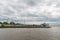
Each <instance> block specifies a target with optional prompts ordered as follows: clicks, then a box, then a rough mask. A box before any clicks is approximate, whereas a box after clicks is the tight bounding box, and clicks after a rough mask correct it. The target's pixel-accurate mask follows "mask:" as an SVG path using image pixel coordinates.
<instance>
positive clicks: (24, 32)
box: [0, 27, 60, 40]
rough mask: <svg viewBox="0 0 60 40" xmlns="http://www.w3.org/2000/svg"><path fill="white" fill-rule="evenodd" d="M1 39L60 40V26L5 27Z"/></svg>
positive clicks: (1, 30) (1, 32) (0, 34)
mask: <svg viewBox="0 0 60 40" xmlns="http://www.w3.org/2000/svg"><path fill="white" fill-rule="evenodd" d="M0 40H60V27H52V28H3V29H0Z"/></svg>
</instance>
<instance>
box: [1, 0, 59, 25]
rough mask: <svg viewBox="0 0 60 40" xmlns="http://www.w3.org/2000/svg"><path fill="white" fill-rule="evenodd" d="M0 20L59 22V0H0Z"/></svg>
mask: <svg viewBox="0 0 60 40" xmlns="http://www.w3.org/2000/svg"><path fill="white" fill-rule="evenodd" d="M0 21H8V22H10V21H14V22H19V23H27V24H40V23H43V22H48V23H59V22H60V0H0Z"/></svg>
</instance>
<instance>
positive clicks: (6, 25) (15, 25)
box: [0, 22, 50, 28]
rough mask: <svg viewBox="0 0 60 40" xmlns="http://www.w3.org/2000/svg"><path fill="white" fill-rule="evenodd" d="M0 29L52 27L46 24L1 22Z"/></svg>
mask: <svg viewBox="0 0 60 40" xmlns="http://www.w3.org/2000/svg"><path fill="white" fill-rule="evenodd" d="M0 28H50V26H49V25H48V24H46V23H43V24H41V25H34V24H33V25H26V24H20V23H15V22H9V23H8V22H0Z"/></svg>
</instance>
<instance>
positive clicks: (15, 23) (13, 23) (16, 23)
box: [0, 22, 20, 25]
mask: <svg viewBox="0 0 60 40" xmlns="http://www.w3.org/2000/svg"><path fill="white" fill-rule="evenodd" d="M0 24H6V25H8V24H12V25H14V24H17V25H18V24H20V23H15V22H0Z"/></svg>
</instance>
